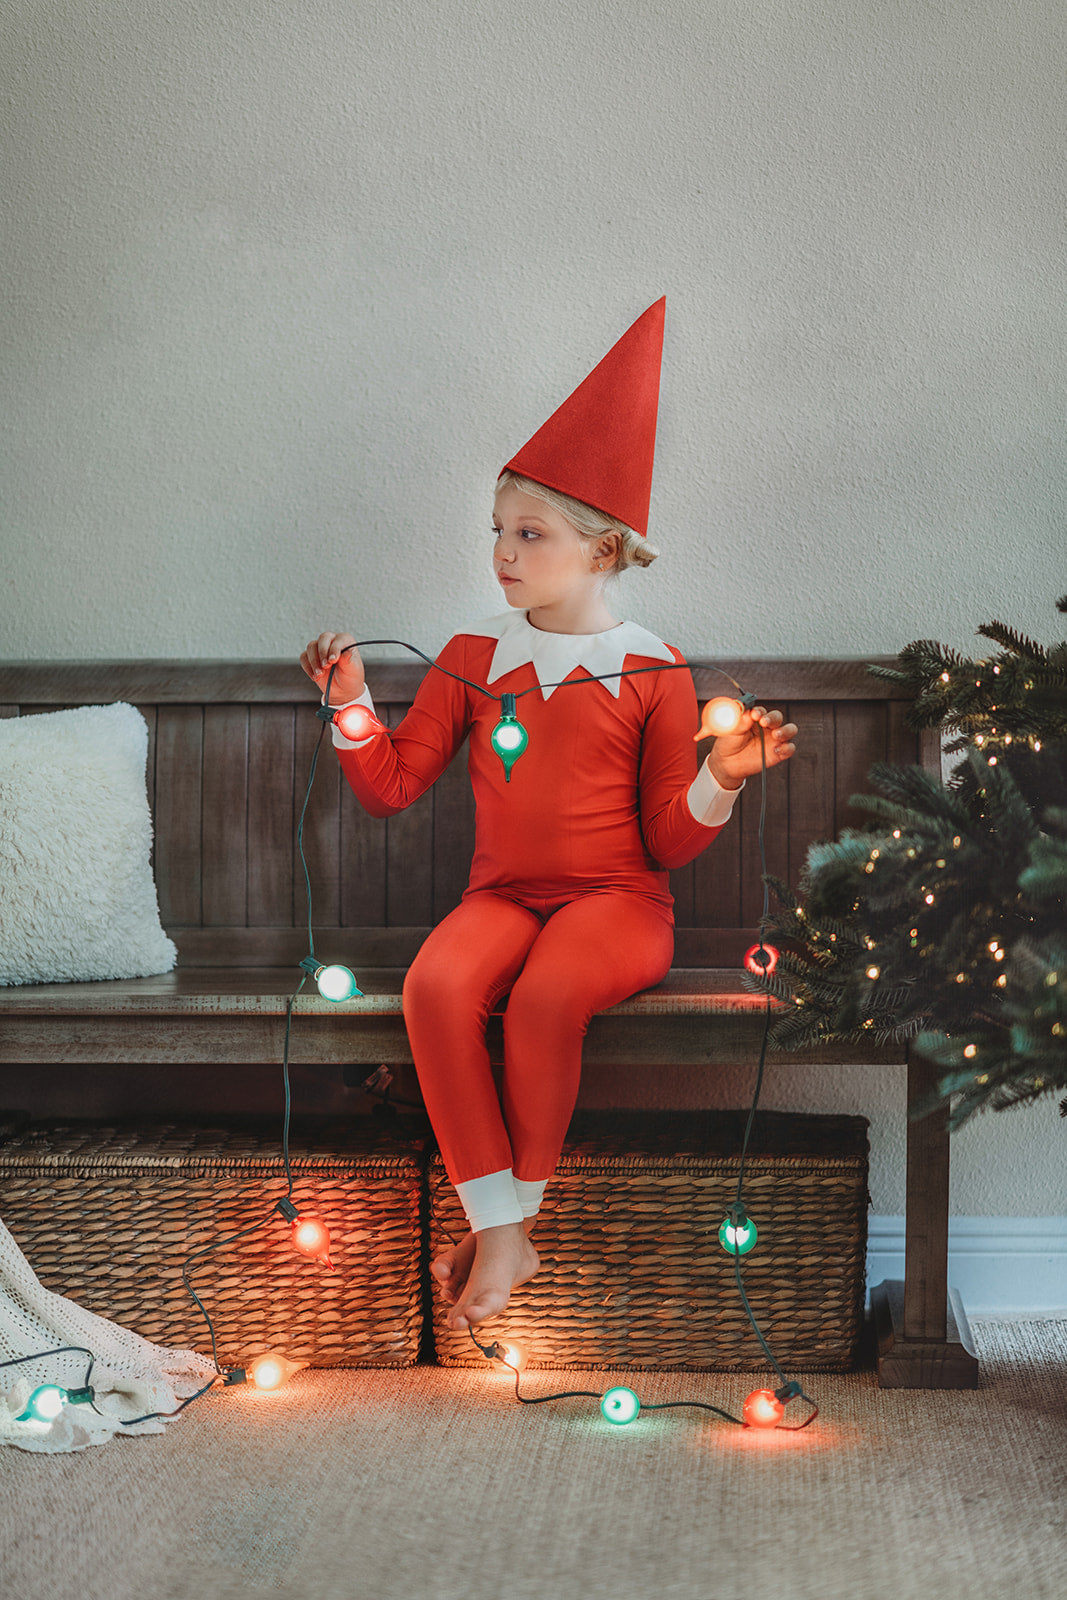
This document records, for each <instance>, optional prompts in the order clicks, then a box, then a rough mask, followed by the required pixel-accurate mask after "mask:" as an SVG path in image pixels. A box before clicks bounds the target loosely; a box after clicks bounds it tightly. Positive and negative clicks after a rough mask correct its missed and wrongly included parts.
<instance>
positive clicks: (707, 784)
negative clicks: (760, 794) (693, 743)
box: [686, 759, 745, 828]
mask: <svg viewBox="0 0 1067 1600" xmlns="http://www.w3.org/2000/svg"><path fill="white" fill-rule="evenodd" d="M744 787H745V786H744V784H743V783H742V785H741V789H743V788H744ZM741 789H724V788H723V787H722V785H721V784H720V783H719V782H717V781H716V779H715V778H714V777H713V775H712V773H711V769H710V768H709V766H708V763H707V760H706V759H705V760H704V761H702V762H701V765H700V771H699V772H698V773H697V775H696V777H695V778H694V779H693V782H692V783H691V784H690V786H689V793H688V794H687V795H686V800H687V801H688V802H689V810H690V811H691V812H692V814H693V817H694V819H695V820H696V821H697V822H699V823H700V824H701V825H702V826H703V827H705V828H721V827H722V825H723V823H724V822H729V820H730V814H731V812H732V811H733V809H734V801H735V800H736V799H737V797H738V795H739V794H740V793H741Z"/></svg>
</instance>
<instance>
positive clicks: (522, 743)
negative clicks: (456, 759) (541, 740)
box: [489, 694, 530, 783]
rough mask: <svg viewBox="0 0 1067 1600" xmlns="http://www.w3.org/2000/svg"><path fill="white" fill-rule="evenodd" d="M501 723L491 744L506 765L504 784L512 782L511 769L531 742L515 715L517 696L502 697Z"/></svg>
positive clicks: (506, 695) (490, 739) (491, 739)
mask: <svg viewBox="0 0 1067 1600" xmlns="http://www.w3.org/2000/svg"><path fill="white" fill-rule="evenodd" d="M500 712H501V715H500V721H499V722H498V723H497V725H496V727H495V728H494V729H493V731H492V733H491V734H490V737H489V742H490V743H491V745H492V746H493V749H494V750H495V751H496V753H497V755H498V756H499V757H500V759H501V761H502V762H503V763H504V782H505V783H510V782H511V769H512V767H513V766H514V765H515V763H516V761H517V760H518V759H519V757H520V756H521V755H522V753H523V751H524V750H525V749H526V746H527V745H528V744H529V742H530V735H529V734H528V733H527V732H526V729H525V728H524V727H523V725H522V723H521V722H520V721H519V719H518V717H517V716H516V714H515V696H514V695H513V694H505V695H501V697H500Z"/></svg>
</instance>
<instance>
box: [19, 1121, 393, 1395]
mask: <svg viewBox="0 0 1067 1600" xmlns="http://www.w3.org/2000/svg"><path fill="white" fill-rule="evenodd" d="M290 1165H291V1169H292V1173H293V1178H294V1186H293V1201H294V1203H295V1204H296V1205H297V1208H298V1209H299V1210H300V1211H301V1212H305V1211H306V1212H310V1213H312V1214H314V1215H315V1216H318V1217H321V1218H322V1220H323V1221H324V1222H325V1224H326V1226H327V1227H328V1228H329V1230H330V1255H331V1258H332V1260H333V1262H334V1265H335V1267H336V1271H333V1272H331V1271H329V1270H328V1269H326V1268H325V1267H324V1266H323V1265H321V1264H320V1263H319V1262H318V1261H314V1260H308V1259H307V1258H305V1257H304V1256H301V1255H299V1254H297V1252H296V1251H295V1250H294V1249H293V1247H292V1244H291V1242H290V1226H289V1224H288V1223H287V1222H286V1221H285V1219H284V1218H283V1217H282V1216H281V1215H279V1214H278V1213H277V1212H276V1211H275V1210H274V1206H275V1203H276V1202H277V1201H278V1200H279V1199H280V1198H281V1197H282V1196H283V1195H284V1194H285V1193H286V1189H287V1180H286V1176H285V1170H284V1165H283V1160H282V1151H281V1141H280V1129H279V1126H278V1123H277V1121H276V1120H275V1121H274V1122H272V1123H271V1124H270V1126H269V1127H267V1126H263V1127H262V1128H260V1127H258V1126H257V1125H255V1124H251V1123H249V1122H248V1120H247V1119H245V1120H243V1121H242V1123H241V1124H240V1126H230V1127H227V1126H214V1127H204V1126H202V1125H201V1126H192V1125H186V1124H178V1123H168V1124H160V1123H154V1124H151V1125H149V1124H145V1123H127V1124H119V1123H114V1124H110V1125H108V1126H102V1125H100V1124H99V1123H70V1124H66V1125H64V1126H55V1125H50V1126H47V1127H43V1126H36V1125H31V1126H30V1127H28V1128H25V1129H23V1130H22V1131H21V1132H19V1133H17V1134H16V1135H15V1136H14V1137H10V1138H8V1139H7V1140H5V1141H4V1143H3V1144H2V1145H0V1215H2V1216H3V1218H4V1221H5V1222H6V1224H7V1226H8V1227H9V1228H10V1230H11V1232H12V1234H13V1235H14V1237H15V1239H16V1240H17V1242H18V1244H19V1245H20V1247H21V1249H22V1251H23V1253H24V1254H25V1256H26V1257H27V1259H28V1260H29V1262H30V1264H31V1266H32V1267H33V1268H34V1271H35V1272H36V1273H37V1275H38V1277H39V1278H40V1280H41V1282H42V1283H43V1284H44V1285H45V1287H46V1288H48V1289H52V1290H54V1291H55V1292H56V1293H58V1294H62V1295H65V1296H67V1297H68V1298H70V1299H73V1300H76V1301H78V1302H79V1303H80V1304H81V1305H83V1306H85V1307H86V1308H87V1309H89V1310H90V1311H95V1312H97V1313H98V1314H99V1315H101V1316H104V1317H108V1318H110V1319H111V1320H113V1321H115V1322H118V1323H121V1324H122V1325H123V1326H124V1327H127V1328H132V1329H133V1330H134V1331H135V1332H137V1333H140V1334H142V1335H143V1336H144V1337H145V1338H147V1339H151V1340H153V1341H154V1342H155V1343H157V1344H162V1345H167V1346H172V1347H173V1346H177V1347H182V1348H189V1347H192V1348H195V1349H197V1350H200V1351H202V1352H203V1353H205V1354H210V1348H211V1346H210V1335H209V1333H208V1328H207V1323H206V1322H205V1320H204V1317H203V1315H202V1314H201V1312H200V1311H199V1310H198V1309H197V1307H196V1305H195V1304H194V1302H193V1300H192V1298H191V1297H190V1295H189V1293H188V1291H187V1289H186V1287H185V1285H184V1283H183V1282H182V1276H181V1274H182V1267H183V1265H184V1264H185V1261H186V1259H187V1257H188V1256H190V1255H191V1254H192V1253H193V1252H194V1251H196V1250H198V1249H200V1248H201V1247H202V1246H204V1245H207V1244H211V1243H215V1242H217V1241H218V1240H220V1239H224V1238H228V1237H229V1235H231V1234H235V1233H239V1232H240V1231H241V1230H242V1229H246V1228H249V1227H252V1226H254V1225H255V1224H256V1223H257V1222H260V1221H262V1223H263V1225H262V1226H261V1227H257V1228H255V1230H254V1231H252V1232H249V1233H248V1234H247V1235H246V1236H245V1237H244V1238H241V1239H236V1240H234V1241H233V1242H232V1243H229V1244H227V1245H226V1246H225V1247H224V1248H222V1249H220V1250H217V1251H214V1252H212V1253H211V1254H209V1255H205V1256H203V1257H201V1258H200V1259H199V1260H197V1261H196V1262H194V1263H192V1264H191V1265H190V1267H189V1277H190V1279H191V1281H192V1283H193V1286H194V1288H195V1289H196V1292H197V1294H198V1295H199V1296H200V1299H201V1300H202V1301H203V1302H204V1304H205V1306H206V1307H207V1309H208V1311H209V1312H210V1315H211V1318H212V1321H213V1322H214V1324H215V1330H216V1338H217V1342H218V1358H219V1361H220V1362H221V1363H223V1364H232V1363H240V1362H244V1361H247V1360H249V1359H251V1358H252V1357H254V1356H256V1355H258V1354H261V1353H262V1352H263V1351H265V1350H268V1349H271V1350H276V1351H280V1352H282V1353H284V1354H285V1355H287V1356H288V1357H289V1358H290V1359H291V1360H294V1361H306V1362H309V1363H310V1364H311V1365H313V1366H352V1367H356V1366H388V1367H393V1366H410V1365H411V1364H412V1363H413V1362H414V1361H415V1360H416V1358H417V1356H418V1350H419V1339H420V1333H421V1321H422V1306H421V1291H420V1281H419V1277H420V1274H419V1262H420V1241H421V1229H420V1201H421V1193H422V1181H423V1180H422V1167H423V1155H422V1152H421V1150H419V1149H417V1148H413V1147H412V1143H411V1142H410V1141H408V1140H401V1139H399V1138H392V1137H390V1136H389V1135H388V1134H385V1133H383V1132H381V1131H380V1130H379V1129H378V1127H377V1125H376V1124H375V1125H372V1126H366V1125H365V1124H358V1123H345V1122H339V1121H333V1122H331V1124H330V1125H329V1126H328V1128H327V1127H321V1126H320V1127H318V1128H314V1127H305V1128H296V1127H294V1129H293V1133H292V1137H291V1139H290Z"/></svg>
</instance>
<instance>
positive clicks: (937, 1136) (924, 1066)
mask: <svg viewBox="0 0 1067 1600" xmlns="http://www.w3.org/2000/svg"><path fill="white" fill-rule="evenodd" d="M938 1075H939V1069H938V1068H937V1067H936V1066H934V1065H933V1064H932V1063H931V1062H928V1061H926V1060H924V1059H923V1057H922V1056H920V1055H918V1053H917V1052H915V1051H913V1050H909V1052H908V1135H907V1137H908V1170H907V1219H906V1232H905V1240H904V1282H903V1284H901V1283H900V1282H899V1281H891V1282H887V1283H882V1284H879V1285H878V1287H877V1288H875V1289H872V1290H871V1307H872V1310H873V1312H874V1318H875V1326H876V1328H877V1332H878V1379H879V1382H880V1383H881V1384H882V1386H883V1388H887V1389H976V1388H977V1387H978V1358H977V1356H976V1355H975V1350H974V1342H973V1340H972V1337H971V1330H970V1328H969V1327H968V1326H967V1317H966V1313H965V1312H964V1309H963V1304H962V1302H961V1300H960V1298H959V1295H958V1294H957V1293H956V1292H955V1290H949V1287H948V1172H949V1132H948V1111H947V1109H939V1110H936V1111H932V1112H930V1113H929V1114H928V1115H927V1116H925V1117H923V1118H921V1119H920V1120H918V1121H916V1120H914V1119H913V1117H912V1109H913V1107H914V1106H916V1105H918V1104H919V1103H920V1102H921V1101H922V1100H923V1099H925V1097H926V1096H927V1094H929V1093H930V1092H931V1090H932V1089H933V1088H934V1087H935V1086H936V1083H937V1078H938Z"/></svg>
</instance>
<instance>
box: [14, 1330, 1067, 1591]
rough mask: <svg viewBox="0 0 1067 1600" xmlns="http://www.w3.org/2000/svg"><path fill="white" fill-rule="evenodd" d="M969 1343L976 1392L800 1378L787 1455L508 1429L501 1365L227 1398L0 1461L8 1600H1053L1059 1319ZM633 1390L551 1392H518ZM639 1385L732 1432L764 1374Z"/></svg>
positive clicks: (518, 1426) (669, 1430) (570, 1425)
mask: <svg viewBox="0 0 1067 1600" xmlns="http://www.w3.org/2000/svg"><path fill="white" fill-rule="evenodd" d="M975 1331H976V1335H977V1338H978V1342H979V1350H980V1354H981V1357H982V1361H983V1372H984V1385H983V1387H982V1389H981V1390H979V1391H978V1392H974V1393H921V1392H908V1391H887V1390H880V1389H879V1388H878V1387H877V1384H876V1381H875V1378H874V1375H873V1374H872V1373H869V1372H861V1373H855V1374H851V1375H849V1376H844V1377H840V1376H829V1375H818V1374H811V1375H808V1376H807V1377H806V1379H805V1382H806V1385H807V1387H808V1389H809V1392H811V1393H812V1394H813V1395H814V1396H815V1397H816V1399H817V1400H818V1401H819V1403H820V1406H821V1414H820V1416H819V1417H818V1419H817V1420H816V1422H815V1423H814V1424H813V1425H812V1426H811V1428H809V1429H808V1430H806V1431H805V1432H803V1433H798V1434H794V1435H788V1434H784V1433H780V1432H776V1433H773V1434H769V1435H762V1434H754V1433H751V1432H749V1431H747V1430H746V1431H742V1430H741V1429H739V1428H731V1427H729V1426H728V1425H727V1424H725V1423H722V1422H720V1421H718V1420H717V1419H715V1418H713V1417H711V1416H709V1415H708V1414H707V1413H702V1412H697V1411H675V1412H664V1413H659V1414H646V1415H644V1416H642V1417H641V1418H640V1419H639V1420H638V1422H636V1423H635V1424H633V1425H631V1426H630V1427H626V1428H616V1427H612V1426H611V1425H610V1424H608V1423H606V1422H605V1421H604V1420H603V1419H602V1418H601V1416H600V1413H599V1411H598V1409H597V1407H596V1403H595V1402H594V1401H592V1400H567V1401H563V1402H561V1403H559V1404H557V1405H550V1406H520V1405H518V1404H517V1403H516V1401H515V1399H514V1394H513V1391H512V1388H511V1386H510V1384H509V1380H508V1378H507V1377H506V1375H503V1374H497V1373H495V1372H493V1371H492V1370H491V1369H489V1368H488V1367H487V1368H486V1369H485V1370H484V1371H482V1370H476V1371H469V1372H465V1371H461V1372H456V1371H445V1370H442V1369H438V1368H432V1367H421V1368H415V1369H410V1370H407V1371H401V1372H390V1371H377V1372H351V1371H349V1372H340V1371H333V1372H309V1373H304V1374H301V1375H299V1376H298V1377H297V1378H295V1379H294V1380H293V1381H292V1382H291V1383H290V1384H289V1386H288V1388H286V1389H285V1390H282V1391H280V1392H279V1393H277V1394H275V1395H260V1394H257V1393H254V1392H249V1391H247V1390H244V1389H238V1390H228V1391H215V1392H213V1393H212V1394H210V1395H208V1396H207V1397H206V1398H205V1399H204V1400H203V1401H201V1402H198V1403H197V1404H196V1405H194V1406H192V1407H190V1409H189V1411H188V1412H186V1413H185V1415H184V1416H183V1417H182V1418H181V1419H179V1420H178V1421H177V1422H176V1423H174V1424H172V1425H171V1427H170V1429H169V1431H168V1433H167V1434H166V1436H165V1437H162V1438H145V1439H128V1438H126V1439H119V1440H116V1441H114V1442H113V1443H111V1444H109V1445H106V1446H104V1447H103V1448H100V1449H96V1450H92V1451H88V1452H85V1453H83V1454H80V1455H74V1456H61V1457H52V1456H31V1455H27V1454H24V1453H23V1452H21V1451H18V1450H14V1449H7V1450H4V1451H2V1452H0V1505H2V1507H3V1522H2V1525H3V1539H4V1544H3V1553H2V1557H0V1588H2V1592H3V1595H4V1597H5V1600H193V1597H204V1600H251V1597H252V1596H259V1595H266V1596H270V1597H272V1600H394V1597H395V1600H409V1597H411V1600H415V1597H420V1600H421V1597H426V1600H646V1597H647V1600H660V1597H662V1600H690V1597H692V1600H701V1597H705V1596H706V1597H715V1600H794V1597H795V1600H882V1597H883V1596H884V1597H885V1600H1005V1597H1008V1600H1063V1597H1064V1596H1067V1533H1065V1506H1067V1495H1065V1488H1067V1322H1023V1323H1003V1322H986V1323H979V1324H978V1326H977V1327H976V1330H975ZM624 1378H625V1375H624V1374H618V1375H609V1374H604V1373H599V1374H594V1373H575V1374H565V1373H558V1372H542V1373H535V1374H532V1375H531V1376H530V1377H529V1378H528V1379H527V1380H525V1382H524V1392H529V1393H531V1394H535V1393H547V1392H549V1391H550V1390H554V1389H559V1388H561V1387H562V1388H565V1387H568V1386H569V1385H570V1384H571V1383H572V1382H573V1386H574V1387H577V1388H584V1387H589V1388H598V1387H601V1388H607V1387H608V1386H609V1383H610V1382H611V1381H620V1380H624ZM561 1380H562V1381H561ZM631 1381H632V1386H633V1387H634V1388H636V1390H637V1391H638V1393H639V1394H640V1395H641V1396H642V1398H643V1399H645V1400H646V1401H649V1402H651V1401H653V1400H673V1399H684V1398H696V1399H704V1400H709V1401H711V1402H713V1403H719V1404H724V1405H725V1406H727V1407H728V1408H729V1409H736V1408H737V1407H739V1404H740V1401H741V1399H742V1398H743V1396H744V1395H745V1393H747V1391H748V1390H749V1389H750V1388H754V1387H757V1386H761V1385H762V1384H763V1383H764V1382H766V1378H755V1377H753V1378H751V1379H746V1378H743V1377H738V1376H736V1375H719V1374H703V1373H701V1374H672V1375H670V1376H658V1375H649V1374H638V1375H635V1376H634V1377H633V1379H632V1380H631ZM797 1404H798V1405H799V1402H798V1403H797ZM795 1409H796V1407H793V1408H791V1410H795Z"/></svg>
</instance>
